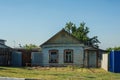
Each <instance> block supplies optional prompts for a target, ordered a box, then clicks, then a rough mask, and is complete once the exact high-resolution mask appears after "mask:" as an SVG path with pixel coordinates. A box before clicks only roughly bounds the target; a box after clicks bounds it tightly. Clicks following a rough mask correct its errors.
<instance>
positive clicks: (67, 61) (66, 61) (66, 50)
mask: <svg viewBox="0 0 120 80" xmlns="http://www.w3.org/2000/svg"><path fill="white" fill-rule="evenodd" d="M67 52H71V61H69V60H66V54H67ZM73 55H74V54H73V50H72V49H65V50H64V63H73V61H74V59H73Z"/></svg>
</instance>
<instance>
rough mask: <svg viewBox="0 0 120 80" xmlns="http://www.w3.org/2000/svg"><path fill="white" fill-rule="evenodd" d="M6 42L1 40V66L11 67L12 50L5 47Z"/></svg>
mask: <svg viewBox="0 0 120 80" xmlns="http://www.w3.org/2000/svg"><path fill="white" fill-rule="evenodd" d="M5 42H6V40H2V39H0V66H9V65H10V64H11V53H12V48H10V47H8V46H6V45H5Z"/></svg>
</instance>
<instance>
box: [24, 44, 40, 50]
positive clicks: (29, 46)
mask: <svg viewBox="0 0 120 80" xmlns="http://www.w3.org/2000/svg"><path fill="white" fill-rule="evenodd" d="M23 48H25V49H27V50H32V49H35V48H39V47H38V46H36V45H34V44H26V45H25V46H23Z"/></svg>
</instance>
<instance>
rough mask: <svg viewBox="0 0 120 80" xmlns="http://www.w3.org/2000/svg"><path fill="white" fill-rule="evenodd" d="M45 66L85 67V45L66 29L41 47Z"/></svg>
mask: <svg viewBox="0 0 120 80" xmlns="http://www.w3.org/2000/svg"><path fill="white" fill-rule="evenodd" d="M41 48H42V64H43V66H67V65H79V66H81V67H82V66H83V64H84V63H83V62H84V61H83V54H84V45H83V44H82V43H81V42H80V41H79V40H77V39H76V38H75V37H73V36H72V35H70V34H69V33H68V32H66V31H65V30H64V29H62V30H61V31H60V32H58V33H57V34H56V35H54V36H53V37H52V38H50V39H49V40H48V41H46V42H45V43H44V44H42V45H41Z"/></svg>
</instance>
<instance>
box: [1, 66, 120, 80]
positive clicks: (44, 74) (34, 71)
mask: <svg viewBox="0 0 120 80" xmlns="http://www.w3.org/2000/svg"><path fill="white" fill-rule="evenodd" d="M0 76H1V77H15V78H16V77H17V78H37V79H41V80H120V74H119V73H110V72H107V71H105V70H103V69H97V68H90V69H87V68H71V67H61V68H58V67H57V68H56V67H52V68H49V67H21V68H19V67H0Z"/></svg>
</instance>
